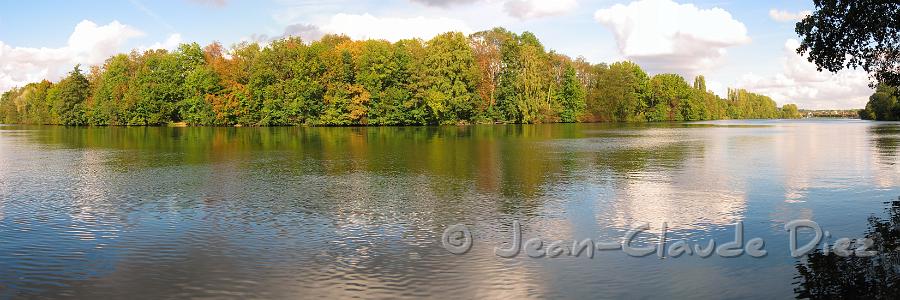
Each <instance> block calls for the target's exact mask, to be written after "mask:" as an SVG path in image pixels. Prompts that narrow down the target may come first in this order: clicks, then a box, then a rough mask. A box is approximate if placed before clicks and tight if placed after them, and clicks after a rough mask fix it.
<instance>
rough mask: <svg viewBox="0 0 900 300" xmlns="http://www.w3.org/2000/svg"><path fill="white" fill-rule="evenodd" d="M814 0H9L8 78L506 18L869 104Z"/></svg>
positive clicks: (559, 42) (623, 52)
mask: <svg viewBox="0 0 900 300" xmlns="http://www.w3.org/2000/svg"><path fill="white" fill-rule="evenodd" d="M812 9H813V4H812V1H811V0H807V1H801V0H785V1H728V0H719V1H716V0H713V1H706V0H675V1H673V0H637V1H604V0H382V1H368V0H332V1H328V0H268V1H266V0H259V1H244V0H153V1H150V0H122V1H77V0H73V1H43V0H31V1H5V2H3V3H2V4H0V91H5V90H8V89H10V88H12V87H16V86H22V85H24V84H26V83H28V82H34V81H40V80H41V79H44V78H47V79H50V80H58V79H59V78H61V77H62V76H63V75H64V74H65V73H66V72H67V71H69V70H71V68H72V67H73V66H74V65H76V64H81V65H83V66H90V65H99V64H102V63H103V61H104V60H105V59H106V58H107V57H109V56H111V55H113V54H115V53H122V52H129V51H131V50H139V51H140V50H146V49H153V48H164V49H173V48H175V47H177V45H178V44H179V43H183V42H198V43H200V44H201V45H205V44H208V43H211V42H213V41H218V42H221V43H223V44H225V45H229V44H233V43H238V42H242V41H257V42H262V43H265V42H267V41H270V40H272V39H276V38H279V37H283V36H287V35H295V36H300V37H303V38H304V39H305V40H307V41H309V40H315V39H317V38H319V37H321V36H322V35H323V34H326V33H343V34H347V35H348V36H350V37H352V38H354V39H367V38H371V39H386V40H389V41H396V40H399V39H404V38H415V37H418V38H423V39H426V40H427V39H429V38H431V37H432V36H435V35H437V34H439V33H443V32H446V31H461V32H463V33H472V32H476V31H480V30H486V29H490V28H493V27H498V26H501V27H505V28H507V29H509V30H511V31H514V32H522V31H530V32H533V33H535V34H536V35H537V36H538V37H539V38H540V40H541V41H542V42H543V43H544V45H545V47H547V48H548V49H552V50H555V51H556V52H558V53H562V54H565V55H568V56H571V57H573V58H575V57H579V56H582V57H584V58H585V59H586V60H588V61H590V62H592V63H612V62H616V61H622V60H631V61H634V62H637V63H638V64H640V65H641V66H643V67H644V69H645V70H647V72H648V73H650V74H651V75H653V74H659V73H676V74H680V75H682V76H685V78H689V79H690V78H693V77H694V76H695V75H698V74H702V75H704V76H705V77H706V79H707V86H708V87H709V88H710V89H711V90H712V91H713V92H716V93H717V94H719V95H720V96H724V95H725V93H726V91H727V88H729V87H733V88H746V89H748V90H751V91H754V92H758V93H762V94H765V95H768V96H770V97H772V98H773V99H774V100H775V101H776V102H778V104H779V105H783V104H786V103H796V104H798V105H799V106H800V108H806V109H850V108H862V107H864V106H865V103H866V100H867V98H868V97H869V95H871V94H872V89H871V88H869V87H868V83H869V79H868V76H867V74H866V73H865V72H863V71H860V70H843V71H840V72H838V73H830V72H827V71H826V72H818V71H817V70H816V67H815V66H814V65H813V64H811V63H809V62H807V61H806V58H805V57H802V56H800V55H798V54H796V52H795V49H796V48H797V46H798V45H799V42H798V40H799V38H798V36H797V35H796V34H795V33H794V24H795V23H796V22H797V21H798V20H799V19H800V18H802V17H803V16H805V15H806V14H809V12H810V11H811V10H812Z"/></svg>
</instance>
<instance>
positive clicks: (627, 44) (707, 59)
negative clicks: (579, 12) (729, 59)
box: [594, 0, 750, 77]
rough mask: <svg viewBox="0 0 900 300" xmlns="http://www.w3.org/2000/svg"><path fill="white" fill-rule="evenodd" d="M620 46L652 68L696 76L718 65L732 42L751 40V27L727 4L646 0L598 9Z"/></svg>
mask: <svg viewBox="0 0 900 300" xmlns="http://www.w3.org/2000/svg"><path fill="white" fill-rule="evenodd" d="M594 18H595V19H596V20H597V22H600V24H602V25H603V26H606V27H607V28H609V29H610V30H612V32H613V34H614V35H615V38H616V43H617V45H618V47H619V51H620V52H621V53H622V55H624V56H625V57H626V58H628V59H630V60H633V61H635V62H637V63H639V64H640V65H641V66H643V67H645V68H647V70H648V71H650V72H651V73H661V72H671V73H678V74H682V75H684V76H688V77H690V76H692V75H696V74H699V73H703V72H707V71H709V70H711V69H713V68H715V67H717V66H718V65H719V64H720V62H721V58H722V57H724V55H725V54H726V52H727V51H726V49H727V48H728V47H733V46H738V45H743V44H746V43H749V42H750V38H749V37H748V36H747V28H746V27H745V26H744V24H743V23H741V22H740V21H737V20H735V19H734V18H732V16H731V14H730V13H728V12H727V11H725V10H723V9H721V8H712V9H700V8H698V7H696V6H694V5H693V4H678V3H675V2H673V1H670V0H640V1H635V2H631V3H630V4H628V5H622V4H616V5H614V6H612V7H610V8H606V9H601V10H598V11H597V12H596V13H594Z"/></svg>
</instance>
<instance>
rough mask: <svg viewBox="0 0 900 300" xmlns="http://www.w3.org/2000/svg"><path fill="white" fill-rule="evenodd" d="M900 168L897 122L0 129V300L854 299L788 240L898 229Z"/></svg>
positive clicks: (849, 264)
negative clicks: (790, 227) (464, 236)
mask: <svg viewBox="0 0 900 300" xmlns="http://www.w3.org/2000/svg"><path fill="white" fill-rule="evenodd" d="M898 153H900V123H876V122H867V121H858V120H797V121H782V120H772V121H755V120H753V121H716V122H702V123H677V124H643V125H622V124H554V125H521V126H520V125H516V126H513V125H510V126H503V125H492V126H468V127H380V128H299V127H280V128H154V127H130V128H129V127H110V128H104V127H99V128H73V127H69V128H67V127H57V126H9V125H5V126H0V298H9V297H55V298H66V297H72V298H110V297H115V298H124V297H137V298H154V299H158V298H176V297H177V298H183V297H214V298H218V297H225V298H228V297H234V298H314V297H330V298H347V297H360V298H395V299H396V298H423V297H430V298H512V299H520V298H607V297H609V298H622V297H628V298H657V297H663V298H694V299H704V298H709V299H723V298H793V297H806V296H810V295H812V296H816V295H819V296H822V295H832V296H833V295H840V294H841V293H846V292H852V291H855V290H859V289H860V286H858V285H850V286H846V285H847V284H846V282H845V283H843V284H842V283H838V282H830V281H827V280H824V279H822V278H824V277H828V276H822V275H823V274H830V275H835V274H837V275H836V276H837V277H839V276H841V274H844V273H846V271H847V270H846V269H847V268H856V267H862V268H864V267H866V266H869V265H867V263H869V262H867V261H860V260H859V259H856V260H853V261H845V260H842V259H843V258H839V257H835V256H832V258H833V259H831V260H829V261H830V264H816V265H815V266H812V265H811V264H810V263H809V261H810V258H809V257H806V256H803V257H799V258H795V257H792V256H791V255H790V253H789V250H790V249H789V244H788V241H789V239H788V238H789V235H788V232H787V231H786V230H785V224H786V223H788V222H790V221H792V220H797V219H808V220H812V221H814V222H816V223H817V224H818V225H819V226H820V228H821V229H822V230H825V231H828V232H829V233H830V235H829V236H830V239H829V238H824V239H823V240H827V241H830V242H831V243H834V241H835V240H837V239H838V238H841V237H850V238H861V237H865V236H871V235H872V233H873V232H874V231H873V228H876V227H877V228H881V227H878V226H876V225H879V224H881V225H884V226H883V227H885V226H886V227H885V228H889V229H890V228H896V227H897V226H895V224H894V222H895V221H896V220H900V214H898V213H897V211H900V210H898V208H897V205H898V204H897V203H895V202H893V201H896V200H898V196H900V164H898V163H900V154H898ZM892 218H893V219H892ZM894 219H896V220H894ZM516 222H518V223H519V224H521V226H520V228H518V229H519V230H520V232H521V235H522V237H523V239H526V240H527V239H531V238H540V239H541V240H543V241H546V243H545V244H544V246H545V247H543V248H542V249H543V250H547V246H548V244H549V243H550V242H552V241H566V242H563V243H562V244H563V245H566V247H569V248H571V244H572V243H571V242H572V241H575V240H577V241H582V240H584V239H591V240H592V241H596V242H616V241H622V240H623V239H624V237H625V236H626V235H627V233H628V231H629V230H631V229H632V228H634V227H636V226H638V225H640V224H642V223H647V224H649V227H650V229H649V230H646V231H643V232H640V233H638V234H637V235H635V236H634V239H633V240H632V241H631V243H632V244H631V245H632V246H635V247H637V246H653V245H657V246H658V245H659V244H660V241H659V238H658V236H659V234H660V233H661V232H662V226H663V223H665V226H666V231H665V237H666V241H667V242H668V244H666V245H667V247H671V245H672V243H673V242H675V241H683V242H686V243H688V244H700V245H707V244H706V243H707V242H708V241H709V240H715V241H717V242H718V243H719V244H722V243H725V242H728V241H733V240H734V239H735V237H734V235H735V230H736V227H735V224H737V223H740V224H742V227H743V234H744V241H745V243H744V244H746V241H747V240H750V239H752V238H760V239H762V240H764V241H765V245H764V250H766V255H764V256H762V257H753V256H750V255H747V254H745V255H742V256H739V257H728V258H726V257H721V256H719V255H712V256H711V257H708V258H703V257H700V256H699V255H697V254H693V255H682V256H680V257H677V258H675V257H667V256H666V255H663V256H664V257H665V258H660V257H659V256H658V255H657V253H656V252H654V253H652V254H651V255H648V256H645V257H634V256H631V255H628V254H626V253H624V252H623V251H621V250H597V251H595V253H594V255H593V257H587V256H586V253H582V255H580V256H578V257H575V256H573V255H566V254H565V253H564V254H563V255H559V256H558V257H550V256H548V255H544V256H542V257H537V258H535V257H530V256H529V254H534V255H533V256H539V255H540V253H541V252H540V251H539V250H540V249H530V250H536V251H537V252H535V251H531V252H529V251H525V250H523V251H522V252H521V253H520V254H519V255H518V256H516V257H513V258H505V257H500V256H498V255H496V253H495V247H498V248H506V247H509V246H510V245H511V244H512V239H513V236H514V233H515V229H517V228H516V226H514V225H513V224H514V223H516ZM879 222H880V223H879ZM454 224H462V225H461V226H464V227H465V228H466V229H467V230H469V232H470V233H471V237H472V245H471V249H469V250H468V251H467V252H466V253H464V254H454V253H451V252H450V251H448V250H447V249H446V248H445V247H444V245H443V243H442V239H443V235H444V232H445V229H446V228H447V227H448V226H451V225H454ZM457 228H460V227H457ZM449 236H450V238H449V239H450V243H451V244H453V243H458V242H460V240H457V239H455V238H456V237H458V236H457V235H456V234H450V235H449ZM898 236H900V235H898ZM800 237H801V239H802V238H806V239H807V240H809V239H811V238H812V231H811V230H806V231H803V232H801V234H800ZM879 242H880V243H887V242H892V241H884V240H879ZM532 246H533V245H532ZM876 246H878V245H876ZM819 248H821V247H819ZM664 249H665V248H664ZM664 254H665V253H664ZM894 254H895V253H886V254H885V253H882V254H881V255H882V256H884V255H888V256H889V257H895V256H891V255H894ZM820 258H821V257H820ZM847 260H849V258H848V259H847ZM883 261H890V260H883ZM894 263H895V264H896V263H897V260H894ZM880 265H884V263H882V264H880ZM893 267H894V268H895V269H896V268H898V266H897V265H893ZM842 272H843V273H842ZM882 273H883V272H882ZM879 274H881V273H879ZM892 274H894V273H891V274H887V275H885V274H882V275H881V276H888V277H886V278H874V279H865V280H863V281H864V282H863V283H865V284H868V285H867V286H868V288H867V290H869V291H872V290H873V288H872V287H873V286H874V287H876V288H877V287H879V286H883V285H884V283H885V282H888V283H890V282H893V280H894V279H896V278H893V277H889V276H892ZM857 275H859V274H857ZM877 276H878V275H876V276H875V277H877ZM831 277H835V276H831ZM869 277H872V276H869ZM867 278H868V277H867ZM823 280H824V281H823ZM814 287H819V288H818V289H813V288H814ZM822 287H825V288H824V289H823V288H822ZM829 287H830V288H829ZM874 290H877V289H874ZM828 293H831V294H828Z"/></svg>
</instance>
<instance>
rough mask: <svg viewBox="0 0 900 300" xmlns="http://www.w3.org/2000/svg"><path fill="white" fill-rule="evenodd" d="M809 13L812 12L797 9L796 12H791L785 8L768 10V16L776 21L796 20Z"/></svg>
mask: <svg viewBox="0 0 900 300" xmlns="http://www.w3.org/2000/svg"><path fill="white" fill-rule="evenodd" d="M811 14H812V12H811V11H808V10H803V11H798V12H796V13H792V12H789V11H786V10H777V9H772V10H769V18H772V20H775V21H778V22H797V21H800V20H802V19H803V18H806V17H807V16H809V15H811Z"/></svg>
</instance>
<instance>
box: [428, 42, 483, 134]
mask: <svg viewBox="0 0 900 300" xmlns="http://www.w3.org/2000/svg"><path fill="white" fill-rule="evenodd" d="M425 50H426V56H425V67H426V78H425V82H427V85H428V86H429V88H428V89H427V91H426V104H427V107H428V109H429V113H430V116H429V117H430V119H431V122H433V123H440V124H455V123H458V122H468V121H471V120H472V118H473V117H474V115H475V107H476V105H478V99H479V98H478V93H477V92H476V87H477V84H478V81H479V78H478V76H479V75H478V69H477V65H476V63H475V55H474V54H473V53H472V49H471V48H469V45H468V41H467V39H466V37H465V36H464V35H462V34H461V33H458V32H448V33H445V34H441V35H438V36H437V37H435V38H433V39H431V40H430V41H428V43H426V48H425Z"/></svg>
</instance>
